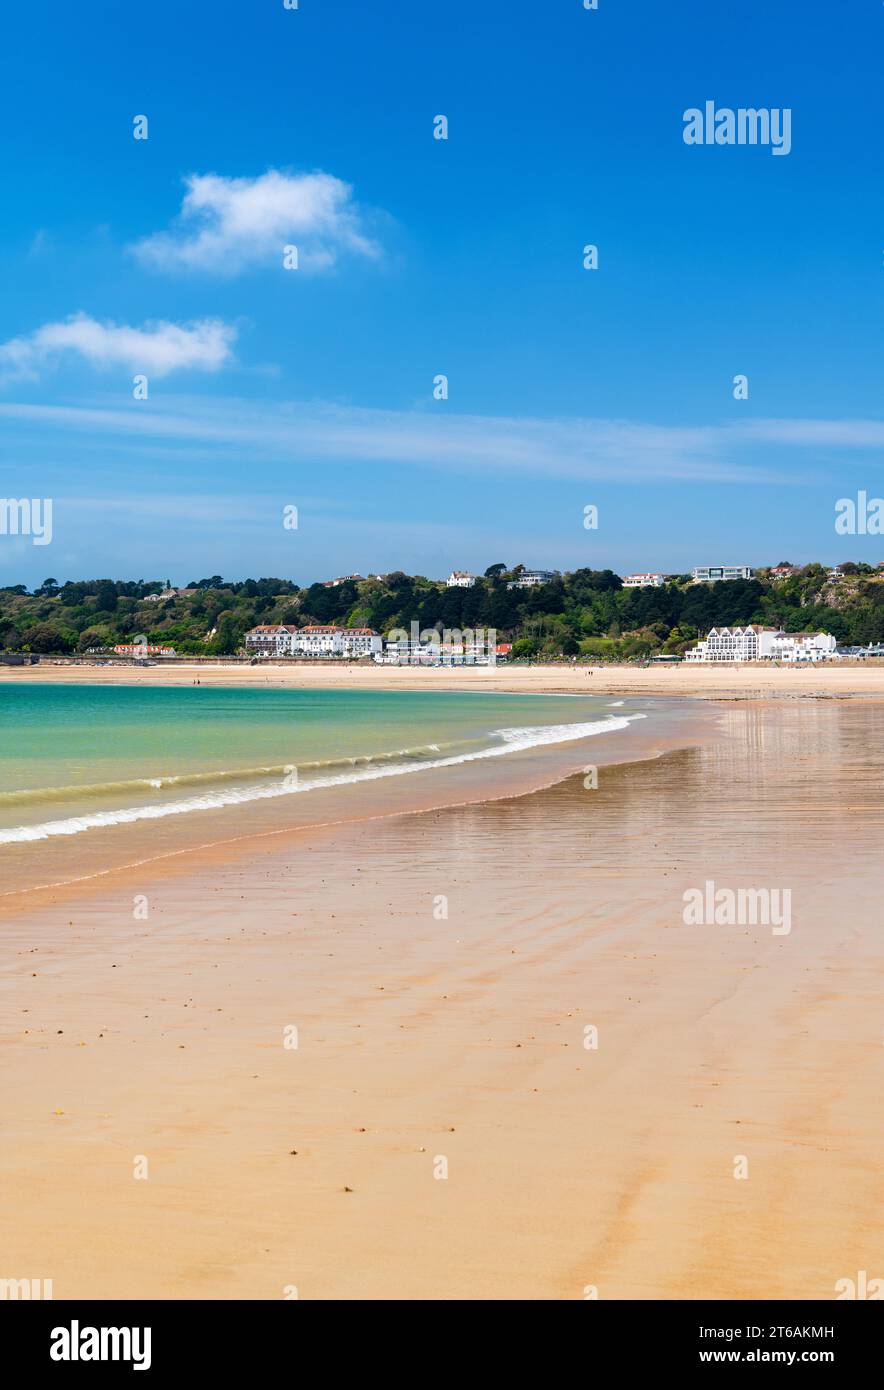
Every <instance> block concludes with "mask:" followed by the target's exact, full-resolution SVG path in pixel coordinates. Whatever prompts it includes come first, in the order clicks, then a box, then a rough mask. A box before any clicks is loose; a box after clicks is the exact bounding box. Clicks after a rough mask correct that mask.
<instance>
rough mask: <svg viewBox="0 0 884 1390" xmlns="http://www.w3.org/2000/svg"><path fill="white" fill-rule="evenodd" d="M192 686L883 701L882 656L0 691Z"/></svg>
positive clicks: (78, 671)
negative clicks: (855, 660) (860, 660)
mask: <svg viewBox="0 0 884 1390" xmlns="http://www.w3.org/2000/svg"><path fill="white" fill-rule="evenodd" d="M40 683H46V684H56V683H58V684H71V685H131V686H138V687H144V686H196V685H197V684H198V685H199V686H200V687H202V686H207V687H224V686H227V687H231V688H253V689H262V690H270V689H303V690H323V689H325V690H347V689H349V690H414V691H424V690H435V691H451V692H454V691H473V692H481V691H486V692H489V693H494V694H508V693H512V694H518V693H521V694H547V695H575V694H580V695H595V694H599V695H664V696H666V695H672V696H679V695H689V696H693V697H694V698H695V699H701V700H702V699H705V700H722V701H728V700H745V699H771V698H783V699H794V698H798V699H807V698H811V699H826V698H829V699H884V663H881V664H875V665H869V664H864V665H848V664H846V663H842V662H826V663H807V664H804V665H792V666H776V667H770V666H764V665H761V664H760V663H758V664H751V665H737V664H734V665H733V666H731V665H730V664H729V663H727V664H725V663H722V664H720V665H719V664H710V665H702V664H697V665H694V664H691V665H687V663H681V664H678V665H676V666H667V667H660V666H657V667H640V666H591V665H589V666H587V665H574V666H558V665H550V666H541V665H537V666H518V665H509V664H506V663H505V664H502V665H499V666H493V667H492V666H476V667H471V668H466V669H464V668H459V669H458V668H454V669H444V668H441V669H440V668H436V667H433V668H422V667H407V666H398V667H397V666H379V665H373V664H371V665H361V664H359V665H357V664H354V663H341V666H340V667H336V666H332V665H326V664H322V665H310V664H307V663H297V664H291V665H289V664H286V665H282V664H280V663H269V662H268V663H262V665H260V666H229V665H225V664H224V663H220V662H219V663H210V664H205V665H203V664H201V663H196V662H194V663H187V662H181V663H176V664H175V665H174V666H160V665H157V666H149V667H146V668H143V669H139V668H136V667H131V666H91V665H88V666H87V665H84V666H70V665H66V664H62V663H59V664H58V665H54V664H50V663H45V664H44V663H40V664H38V665H35V666H0V691H2V689H3V687H4V686H7V685H15V684H19V685H22V684H23V685H28V684H40Z"/></svg>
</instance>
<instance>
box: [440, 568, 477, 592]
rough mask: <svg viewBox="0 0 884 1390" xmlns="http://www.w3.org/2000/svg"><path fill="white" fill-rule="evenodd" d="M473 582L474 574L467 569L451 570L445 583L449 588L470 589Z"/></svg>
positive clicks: (474, 580)
mask: <svg viewBox="0 0 884 1390" xmlns="http://www.w3.org/2000/svg"><path fill="white" fill-rule="evenodd" d="M475 582H476V576H475V575H474V574H470V572H469V570H452V571H451V573H450V574H449V576H448V578H447V579H446V581H445V584H446V587H447V588H449V589H472V587H473V585H474V584H475Z"/></svg>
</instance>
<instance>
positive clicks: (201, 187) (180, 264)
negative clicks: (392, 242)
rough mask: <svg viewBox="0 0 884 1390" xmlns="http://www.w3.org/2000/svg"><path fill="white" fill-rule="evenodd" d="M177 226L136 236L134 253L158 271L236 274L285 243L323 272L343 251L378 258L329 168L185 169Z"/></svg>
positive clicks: (272, 256)
mask: <svg viewBox="0 0 884 1390" xmlns="http://www.w3.org/2000/svg"><path fill="white" fill-rule="evenodd" d="M185 184H186V187H187V192H186V193H185V195H184V201H183V203H182V205H181V211H180V213H179V216H178V219H177V222H176V224H175V225H174V226H173V227H172V229H171V230H169V231H165V232H157V233H155V234H154V235H152V236H148V237H145V238H144V239H143V240H142V241H139V242H136V243H135V245H134V246H133V247H132V250H133V252H134V253H135V255H136V256H137V257H138V258H139V260H141V261H142V263H144V264H145V265H149V266H151V267H153V268H154V269H156V270H167V271H177V270H190V271H203V272H205V273H207V274H211V275H227V276H230V275H236V274H238V273H240V272H241V271H243V270H246V269H248V268H249V267H252V266H255V265H259V264H261V263H264V264H266V265H268V266H279V265H280V264H281V261H282V249H283V246H284V245H295V246H297V247H298V253H299V254H298V264H299V268H300V269H303V270H307V271H311V270H312V271H317V270H326V269H328V268H329V267H331V266H333V265H334V264H335V263H336V262H337V261H338V260H339V259H340V258H341V257H342V256H347V255H352V256H369V257H377V256H378V255H379V254H380V248H379V246H378V245H377V243H376V242H374V241H373V240H372V239H371V238H370V237H368V236H367V235H366V233H365V231H364V230H363V227H362V216H361V214H360V212H359V210H358V209H357V207H356V205H355V203H354V201H353V190H352V188H351V187H350V185H349V184H346V183H343V182H342V180H341V179H336V178H334V177H333V176H332V175H331V174H323V173H320V172H317V173H312V174H292V173H285V172H283V171H280V170H277V169H270V170H268V172H267V173H266V174H261V175H260V176H259V177H258V178H224V177H223V176H221V175H219V174H190V175H188V177H187V178H186V179H185Z"/></svg>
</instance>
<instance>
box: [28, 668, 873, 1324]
mask: <svg viewBox="0 0 884 1390" xmlns="http://www.w3.org/2000/svg"><path fill="white" fill-rule="evenodd" d="M790 674H791V673H790ZM814 674H816V673H814ZM721 719H722V724H723V727H722V729H721V733H720V736H719V737H718V738H717V739H715V740H710V741H705V742H703V743H702V744H701V745H700V746H698V747H695V748H690V749H685V750H682V751H674V752H669V753H666V754H664V755H663V756H661V757H658V758H656V759H652V760H649V761H644V762H638V763H630V764H625V765H621V766H616V767H608V768H605V767H602V768H600V770H599V778H598V787H597V788H596V789H588V788H587V787H586V786H585V785H584V779H583V777H582V776H576V777H575V776H571V777H569V778H568V779H567V780H565V781H563V782H559V783H557V784H556V785H555V786H552V787H549V788H547V789H546V790H542V791H537V792H532V793H529V794H524V795H512V796H509V797H507V798H506V799H503V800H496V801H485V802H481V803H475V804H464V805H460V806H447V807H443V808H440V809H433V810H423V811H420V810H416V809H411V810H410V811H409V812H408V813H397V814H391V815H386V816H383V817H379V818H375V819H365V820H360V821H358V822H352V823H350V824H346V825H338V826H335V827H326V828H324V829H322V828H316V827H314V828H312V829H303V830H293V831H290V832H288V833H287V834H285V835H281V836H264V837H263V838H257V839H254V840H252V841H250V842H248V843H247V844H246V843H241V844H240V845H238V846H236V847H234V846H220V847H215V848H212V849H204V850H202V851H199V852H191V853H189V854H185V855H178V856H175V857H174V858H173V859H170V860H165V861H163V865H162V868H160V866H159V864H155V865H154V866H153V868H152V871H151V874H150V876H149V877H148V878H147V879H145V875H144V872H143V870H142V871H139V870H137V869H127V870H120V871H116V872H114V873H111V874H108V875H107V876H105V877H104V878H102V879H101V880H100V881H93V882H92V883H91V884H80V885H78V886H75V887H74V888H72V889H69V890H64V891H62V890H54V891H53V892H51V893H44V894H41V895H37V896H34V895H31V896H30V897H29V898H28V899H27V903H28V904H29V906H26V905H25V901H26V900H25V899H23V898H22V899H19V900H17V901H13V900H12V899H7V900H6V902H5V905H4V909H3V915H4V919H5V920H4V922H3V928H2V930H3V940H4V945H5V951H6V956H7V963H8V964H9V965H10V968H9V969H8V970H7V972H6V974H5V978H4V982H3V987H2V988H3V1012H2V1018H3V1032H2V1042H3V1047H4V1054H5V1055H4V1059H3V1060H4V1068H3V1070H4V1091H5V1104H4V1127H3V1137H2V1143H0V1173H2V1183H0V1193H2V1195H0V1220H2V1225H3V1230H4V1269H3V1270H2V1271H0V1273H2V1274H3V1275H4V1276H9V1277H13V1276H14V1277H25V1276H27V1277H33V1278H37V1277H40V1278H52V1279H53V1281H54V1292H55V1297H56V1298H57V1299H63V1298H65V1297H122V1298H142V1297H160V1298H201V1297H202V1298H260V1299H264V1298H269V1299H280V1298H284V1297H286V1296H287V1291H288V1294H289V1295H290V1293H291V1289H292V1287H296V1288H297V1290H298V1295H299V1297H301V1298H314V1299H316V1298H319V1299H364V1298H380V1299H394V1298H395V1299H522V1298H524V1299H553V1300H557V1299H582V1298H584V1297H585V1296H586V1293H585V1290H586V1289H587V1288H590V1289H591V1288H595V1289H597V1291H598V1295H599V1297H601V1298H652V1297H662V1298H787V1297H792V1298H802V1299H803V1298H807V1299H810V1298H823V1299H826V1298H832V1297H834V1294H835V1283H836V1281H837V1280H838V1279H841V1278H856V1275H857V1272H858V1271H859V1270H862V1269H865V1270H866V1271H868V1274H869V1277H877V1276H880V1275H881V1274H882V1273H884V1271H882V1268H881V1251H882V1249H884V1240H882V1237H884V1216H882V1213H884V1139H882V1137H881V1133H880V1124H879V1121H878V1112H879V1106H880V1095H881V1090H882V1083H884V1047H882V1031H881V1019H880V1007H879V1000H880V995H881V985H882V978H884V932H882V929H881V914H880V902H881V887H882V882H881V880H882V871H881V855H880V845H881V834H882V829H884V756H882V735H884V705H881V704H877V703H865V702H852V701H851V702H845V701H784V702H772V703H751V702H744V703H733V704H728V705H726V706H724V707H723V709H722V711H721ZM709 879H711V880H714V881H715V882H716V884H718V885H727V886H730V887H732V888H734V889H736V888H737V887H742V886H760V885H763V886H768V887H776V888H780V889H782V888H785V887H788V888H790V889H791V892H792V909H791V918H792V921H791V931H790V932H789V934H787V935H775V934H774V933H773V931H772V930H771V927H770V926H766V927H765V926H746V925H744V926H691V927H688V926H685V925H684V923H683V920H682V913H683V893H684V891H685V890H686V889H688V888H692V887H700V888H702V887H703V885H704V883H705V881H706V880H709ZM139 895H143V896H144V897H146V899H147V911H148V914H149V915H148V917H147V919H146V920H144V918H143V915H142V917H141V918H139V916H138V915H137V914H138V910H139V902H138V898H139ZM446 900H447V901H446ZM140 906H141V909H142V912H143V907H144V904H143V903H141V904H140ZM446 912H447V915H445V913H446ZM292 1026H294V1027H296V1028H297V1030H298V1047H297V1048H296V1049H295V1048H291V1047H286V1046H284V1042H285V1039H286V1037H287V1033H286V1030H287V1029H290V1028H291V1027H292ZM588 1027H589V1028H597V1029H598V1047H597V1048H595V1049H587V1048H586V1047H585V1046H584V1040H585V1038H586V1037H587V1034H586V1033H585V1029H586V1028H588ZM288 1036H289V1037H291V1034H289V1035H288ZM590 1040H591V1035H590ZM741 1158H745V1159H746V1161H747V1163H748V1178H747V1179H745V1180H742V1179H740V1180H737V1179H735V1177H734V1168H735V1163H739V1161H740V1159H741ZM141 1159H146V1160H147V1165H148V1173H149V1176H148V1177H147V1178H146V1179H140V1178H136V1177H134V1176H133V1174H134V1172H135V1171H136V1164H138V1163H139V1162H140V1160H141ZM443 1160H444V1163H443ZM446 1164H447V1177H436V1176H434V1173H440V1172H442V1171H443V1170H444V1168H445V1165H446ZM142 1166H143V1165H142Z"/></svg>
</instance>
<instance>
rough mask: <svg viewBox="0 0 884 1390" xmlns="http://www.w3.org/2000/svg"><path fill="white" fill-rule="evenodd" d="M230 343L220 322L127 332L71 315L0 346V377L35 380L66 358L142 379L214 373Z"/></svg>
mask: <svg viewBox="0 0 884 1390" xmlns="http://www.w3.org/2000/svg"><path fill="white" fill-rule="evenodd" d="M235 337H236V329H235V328H233V327H231V326H230V324H226V323H223V322H222V321H221V320H220V319H199V320H197V321H195V322H193V323H186V324H178V323H166V322H165V321H163V320H157V321H156V322H152V323H146V324H145V325H144V326H143V327H142V328H130V327H129V326H127V325H126V324H116V323H99V322H98V320H97V319H93V318H90V317H89V315H88V314H72V315H71V317H70V318H68V319H65V320H64V322H60V323H45V324H44V325H43V327H42V328H38V329H36V330H35V331H34V332H33V333H28V334H26V335H25V336H24V337H21V338H10V339H9V341H8V342H6V343H0V376H6V377H35V376H37V375H38V374H39V371H40V368H41V367H44V366H47V365H48V364H50V363H51V362H53V361H55V360H56V359H57V358H59V357H61V356H62V355H63V354H65V353H69V352H73V353H76V354H78V355H79V356H80V357H82V358H84V359H85V360H86V361H87V362H89V363H90V364H91V365H92V366H94V367H115V366H124V367H126V368H128V369H129V370H130V371H133V372H144V373H146V375H147V376H158V377H159V376H166V375H167V373H169V372H174V371H185V370H190V371H204V372H215V371H218V369H219V368H220V367H223V366H225V365H226V364H227V363H228V362H229V361H230V360H231V358H232V351H231V345H232V343H233V340H234V339H235Z"/></svg>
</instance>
